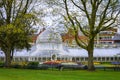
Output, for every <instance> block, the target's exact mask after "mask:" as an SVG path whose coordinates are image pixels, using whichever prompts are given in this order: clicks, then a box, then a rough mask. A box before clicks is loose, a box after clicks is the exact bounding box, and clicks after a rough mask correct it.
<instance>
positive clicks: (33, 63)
mask: <svg viewBox="0 0 120 80" xmlns="http://www.w3.org/2000/svg"><path fill="white" fill-rule="evenodd" d="M38 64H39V62H29V63H28V65H33V66H38Z"/></svg>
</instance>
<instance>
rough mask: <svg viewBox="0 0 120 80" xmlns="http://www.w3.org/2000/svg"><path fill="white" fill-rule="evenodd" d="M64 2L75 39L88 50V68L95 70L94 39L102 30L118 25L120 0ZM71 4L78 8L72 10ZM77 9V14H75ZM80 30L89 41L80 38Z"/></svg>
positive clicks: (76, 0)
mask: <svg viewBox="0 0 120 80" xmlns="http://www.w3.org/2000/svg"><path fill="white" fill-rule="evenodd" d="M63 2H64V4H65V9H66V14H67V18H68V19H69V21H70V23H71V26H72V28H73V30H74V33H75V40H76V42H77V44H78V45H79V46H80V47H82V48H83V49H85V50H87V52H88V70H90V71H94V70H95V67H94V63H93V51H94V39H95V37H96V35H97V34H98V33H100V32H101V31H105V30H108V29H111V28H113V27H116V26H117V25H116V20H117V19H118V16H119V13H120V9H119V5H120V2H119V0H70V1H69V0H63ZM70 5H71V6H72V7H76V8H75V9H76V10H74V11H72V8H71V7H70ZM71 11H72V12H71ZM75 11H77V12H76V13H77V15H76V14H75V15H73V13H75ZM79 32H81V33H82V34H83V35H84V36H85V37H86V38H87V42H84V41H82V40H80V39H79V37H78V36H79Z"/></svg>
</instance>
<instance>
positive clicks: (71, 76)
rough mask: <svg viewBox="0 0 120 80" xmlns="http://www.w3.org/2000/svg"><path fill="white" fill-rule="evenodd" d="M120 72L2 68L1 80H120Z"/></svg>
mask: <svg viewBox="0 0 120 80" xmlns="http://www.w3.org/2000/svg"><path fill="white" fill-rule="evenodd" d="M119 79H120V71H113V70H108V71H103V70H96V71H94V72H88V71H85V70H64V71H57V70H53V71H52V70H29V69H4V68H0V80H119Z"/></svg>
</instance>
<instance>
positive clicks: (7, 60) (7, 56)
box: [5, 51, 11, 68]
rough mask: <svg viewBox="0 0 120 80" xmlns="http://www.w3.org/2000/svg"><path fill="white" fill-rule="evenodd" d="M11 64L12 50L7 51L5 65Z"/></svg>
mask: <svg viewBox="0 0 120 80" xmlns="http://www.w3.org/2000/svg"><path fill="white" fill-rule="evenodd" d="M10 66H11V54H10V51H7V53H5V67H7V68H9V67H10Z"/></svg>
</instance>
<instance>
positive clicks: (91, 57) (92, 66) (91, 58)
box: [88, 50, 95, 71]
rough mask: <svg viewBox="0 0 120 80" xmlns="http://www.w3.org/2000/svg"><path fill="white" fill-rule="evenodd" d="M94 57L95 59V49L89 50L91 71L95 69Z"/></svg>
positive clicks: (89, 67) (89, 68)
mask: <svg viewBox="0 0 120 80" xmlns="http://www.w3.org/2000/svg"><path fill="white" fill-rule="evenodd" d="M93 59H94V58H93V50H89V51H88V70H89V71H94V70H95V67H94V62H93Z"/></svg>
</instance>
